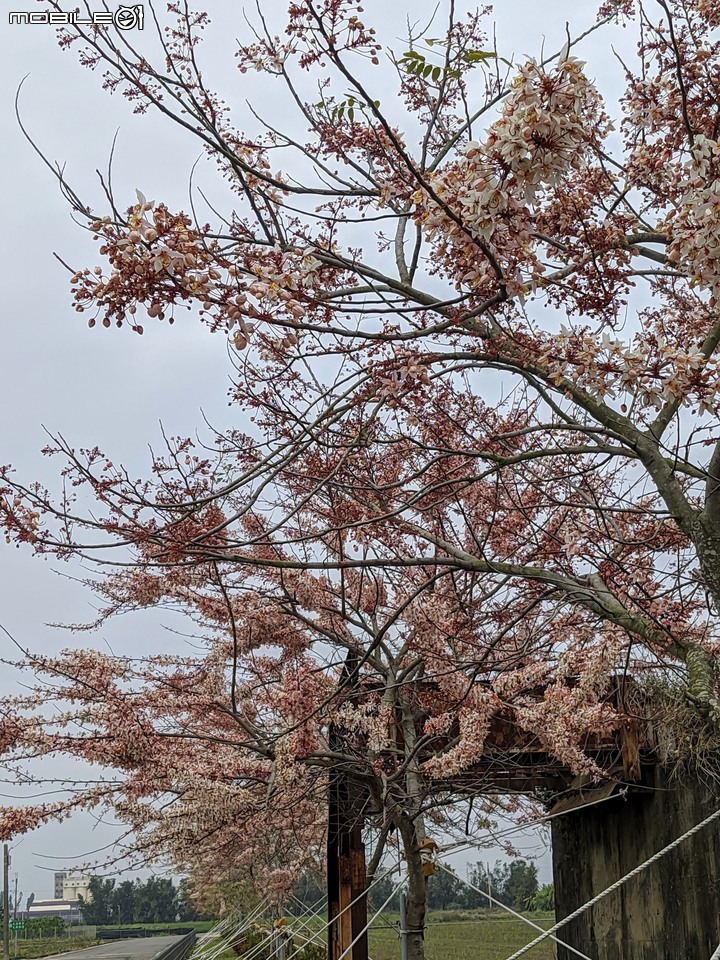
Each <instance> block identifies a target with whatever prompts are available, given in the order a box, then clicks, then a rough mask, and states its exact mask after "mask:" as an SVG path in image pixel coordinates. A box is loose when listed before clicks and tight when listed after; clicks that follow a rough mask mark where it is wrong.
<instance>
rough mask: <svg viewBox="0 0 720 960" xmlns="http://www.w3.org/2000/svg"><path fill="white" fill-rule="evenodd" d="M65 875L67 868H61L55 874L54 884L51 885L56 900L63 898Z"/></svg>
mask: <svg viewBox="0 0 720 960" xmlns="http://www.w3.org/2000/svg"><path fill="white" fill-rule="evenodd" d="M66 877H67V870H61V871H60V872H59V873H56V874H55V884H54V887H53V897H54V898H55V899H56V900H62V898H63V882H64V881H65V878H66Z"/></svg>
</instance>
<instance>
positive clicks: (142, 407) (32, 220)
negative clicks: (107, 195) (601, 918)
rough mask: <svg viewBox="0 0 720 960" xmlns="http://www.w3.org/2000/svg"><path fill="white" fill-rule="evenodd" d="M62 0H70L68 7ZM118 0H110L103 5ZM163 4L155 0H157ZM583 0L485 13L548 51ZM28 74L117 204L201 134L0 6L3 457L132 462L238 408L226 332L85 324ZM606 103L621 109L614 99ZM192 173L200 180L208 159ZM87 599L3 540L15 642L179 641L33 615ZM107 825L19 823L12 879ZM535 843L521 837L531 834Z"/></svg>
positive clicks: (178, 171) (230, 85) (213, 41)
mask: <svg viewBox="0 0 720 960" xmlns="http://www.w3.org/2000/svg"><path fill="white" fill-rule="evenodd" d="M262 2H263V7H264V8H265V7H267V9H268V10H269V11H274V12H275V13H281V12H282V10H283V8H284V7H285V2H284V0H262ZM405 2H406V0H396V2H395V3H394V4H387V3H386V2H382V3H381V2H374V0H368V2H366V3H365V4H364V6H365V8H366V14H365V20H366V22H367V23H368V24H369V23H371V22H372V23H374V24H375V25H376V27H378V33H379V35H380V39H381V40H383V42H388V36H389V37H390V38H391V39H390V41H389V42H388V45H390V46H394V48H395V49H396V50H398V51H401V50H402V49H404V48H403V44H402V41H401V40H400V39H398V40H397V41H395V40H394V38H395V37H399V36H400V34H401V32H402V25H403V20H404V9H403V8H404V5H405ZM434 5H435V4H434V0H431V2H426V0H412V3H411V4H410V3H409V0H408V9H409V11H410V12H411V14H412V17H413V18H414V19H418V20H421V19H422V18H423V17H426V18H427V17H429V15H430V12H431V11H432V9H433V7H434ZM72 6H73V3H69V4H68V9H71V8H72ZM114 6H115V3H114V0H109V7H110V9H113V8H114ZM160 6H161V8H164V3H163V4H161V5H160ZM457 6H458V8H461V7H462V3H458V4H457ZM98 7H99V8H100V5H98ZM388 7H392V10H391V11H390V12H389V11H388ZM594 7H595V4H593V3H586V4H578V3H577V2H567V0H553V2H552V3H550V4H548V3H537V2H532V0H505V2H503V3H502V4H500V5H499V7H498V9H497V12H496V14H495V19H496V20H497V24H498V46H499V50H500V52H501V53H502V54H503V55H504V56H506V57H511V56H512V55H515V57H516V59H521V58H522V55H523V54H531V55H539V53H540V51H541V47H542V45H543V42H544V44H545V52H546V53H547V52H549V51H551V50H552V51H554V50H557V49H559V48H560V47H561V46H562V44H563V42H564V37H565V22H566V20H569V21H570V24H571V29H572V32H573V34H577V33H578V32H580V31H581V30H583V29H585V28H586V27H587V26H588V25H589V24H590V23H591V22H592V18H593V9H594ZM35 8H36V5H35V4H34V3H33V0H25V5H24V6H23V4H22V3H21V2H18V0H12V9H13V10H22V9H28V10H33V9H35ZM4 9H5V10H7V9H8V6H7V5H5V7H4ZM37 9H41V8H37ZM207 9H208V10H209V12H210V14H211V15H212V16H213V17H214V18H215V20H216V29H213V28H212V27H211V28H210V29H209V30H208V31H207V32H206V42H205V44H204V46H203V50H202V54H201V57H202V58H203V59H204V61H205V62H206V63H207V64H208V68H209V69H211V71H214V72H213V74H212V77H213V79H217V80H218V82H220V83H222V84H224V87H223V89H224V92H225V95H226V97H227V98H228V100H229V101H230V102H232V103H233V105H235V103H236V101H237V105H238V109H240V107H241V106H242V102H243V101H244V99H245V98H248V99H250V100H253V99H255V101H256V102H259V101H261V102H262V105H263V106H264V107H265V108H268V107H272V106H273V104H272V100H268V94H267V91H266V89H265V87H264V85H263V86H261V82H262V80H263V76H262V75H258V76H257V77H256V76H254V75H250V74H247V75H245V76H241V75H240V74H239V73H238V72H237V70H236V69H235V67H234V65H233V61H232V45H233V37H236V36H237V37H239V36H242V35H243V30H244V25H243V21H242V15H241V6H240V4H239V3H236V2H235V0H233V2H229V0H225V2H224V3H222V2H220V0H213V2H211V3H208V4H207ZM250 10H252V5H250ZM390 17H392V20H390V19H389V18H390ZM609 36H610V34H608V33H605V34H601V35H596V36H595V37H593V38H591V39H590V40H588V41H587V42H586V43H585V45H584V46H583V47H582V50H581V51H580V52H579V53H578V54H577V55H579V56H581V57H582V58H583V59H587V60H588V61H589V62H590V66H589V73H590V75H591V76H594V77H596V78H597V79H598V81H599V85H600V87H601V89H603V90H605V91H607V90H610V93H611V97H612V95H617V92H618V90H619V89H620V87H619V82H620V79H621V75H620V71H619V68H618V66H617V64H616V63H615V61H614V58H613V57H612V54H611V50H610V40H609ZM612 36H613V43H614V44H615V45H618V44H619V45H620V46H621V47H622V45H623V44H627V43H628V41H630V39H631V38H630V37H629V36H628V35H625V36H622V35H621V33H620V31H618V30H613V33H612ZM26 76H27V79H26V81H25V84H24V86H23V90H22V93H21V96H20V110H21V114H22V119H23V122H24V124H25V125H26V127H27V129H28V131H29V132H30V134H31V135H32V136H33V137H34V138H35V140H36V142H37V143H38V144H39V146H40V147H41V148H42V150H43V151H44V152H45V154H46V155H47V156H48V157H49V158H50V159H52V160H53V161H58V162H60V163H61V164H64V165H65V174H66V177H67V179H68V181H69V182H70V183H71V184H72V185H73V187H74V188H75V189H76V191H77V192H78V193H79V194H80V195H81V196H83V198H89V201H90V203H91V205H94V206H95V207H96V208H97V209H100V208H101V197H100V193H99V190H98V183H97V177H96V175H95V170H96V168H101V169H102V170H104V169H105V168H106V166H107V161H108V156H109V152H110V146H111V142H112V138H113V136H114V134H115V132H116V131H117V130H119V136H118V142H117V149H116V156H115V162H114V170H115V177H114V181H115V192H116V196H117V198H118V202H119V205H120V206H121V207H126V206H129V205H130V204H131V203H133V202H134V196H135V195H134V191H135V188H136V187H139V188H141V189H142V191H143V192H144V193H145V194H146V195H147V196H148V198H150V199H156V200H162V201H164V202H167V203H168V205H169V206H170V208H171V209H177V208H182V207H184V208H185V209H187V193H188V176H189V171H190V167H191V166H192V164H193V162H194V161H195V160H196V158H197V156H198V154H199V149H198V145H197V143H195V142H193V141H191V140H189V139H188V138H187V137H186V136H184V135H182V133H181V132H180V131H179V130H178V129H176V128H174V127H173V126H172V125H171V124H169V123H168V122H166V121H164V120H163V119H162V118H158V117H157V116H154V115H151V116H146V117H142V118H139V117H136V116H133V115H132V112H131V109H130V107H129V105H128V104H127V102H126V101H124V100H123V99H121V98H118V97H116V98H112V97H109V96H107V94H105V93H104V92H103V91H102V90H101V89H100V77H99V75H93V74H91V73H90V72H89V71H87V70H85V69H83V68H81V67H80V66H79V65H78V64H77V62H76V60H75V58H74V56H73V54H72V53H64V52H62V51H60V50H59V49H58V47H57V46H56V41H55V36H54V31H53V29H52V28H51V27H48V26H17V25H15V26H9V24H8V20H7V14H6V13H3V14H2V19H1V20H0V124H1V127H0V129H1V131H2V136H1V137H0V167H1V173H2V175H1V178H0V183H2V193H1V200H0V202H1V204H2V217H1V219H0V252H1V257H0V284H1V285H2V293H1V296H0V303H2V314H1V316H2V322H1V326H0V404H1V405H2V414H3V415H2V429H1V433H0V462H2V463H13V464H14V465H16V466H17V467H18V469H19V471H20V472H21V474H22V476H23V477H25V478H26V479H30V478H36V479H42V480H44V481H45V482H47V483H48V484H51V483H52V481H53V479H54V478H55V477H56V476H57V470H58V466H57V465H56V464H54V463H52V462H48V461H47V460H46V459H45V458H43V457H42V456H41V455H40V453H39V450H40V448H41V447H42V446H43V445H44V444H45V442H46V441H47V436H46V434H45V432H44V428H47V429H48V430H50V431H61V432H62V433H63V434H64V435H65V436H66V438H67V439H68V440H69V441H70V442H71V443H73V444H75V445H77V446H92V445H95V444H97V445H98V446H100V447H101V448H102V449H103V450H104V451H105V452H106V453H108V454H109V455H111V457H112V459H113V460H114V461H115V462H120V461H122V462H124V463H125V464H126V465H128V466H129V467H130V468H131V470H132V469H136V470H142V469H143V468H144V466H145V465H146V464H147V448H148V444H153V445H157V441H158V438H159V428H158V423H159V422H160V421H162V423H163V425H164V427H165V429H166V430H167V432H168V433H170V434H183V435H190V434H192V433H193V432H194V431H195V430H196V429H202V416H201V411H202V412H204V414H205V415H206V416H207V417H208V418H209V419H210V421H211V422H213V423H215V424H217V425H218V426H220V427H222V426H228V425H230V424H232V423H233V417H234V416H237V414H236V413H235V412H234V411H233V410H229V409H228V406H227V397H226V391H227V386H228V372H229V364H228V359H227V354H226V346H225V340H224V338H223V337H222V335H214V336H213V335H211V334H209V333H208V331H207V329H206V328H204V327H202V326H201V325H200V324H199V323H198V322H197V319H196V318H195V317H193V316H192V315H189V314H188V315H183V316H182V317H180V318H179V319H178V321H177V322H176V324H175V325H174V326H173V327H169V326H168V325H167V324H158V323H156V322H153V321H149V322H145V323H144V326H145V330H146V333H145V336H144V337H138V336H137V335H135V334H133V333H132V332H131V331H130V330H129V329H127V328H125V329H122V330H117V329H115V328H114V327H113V328H111V329H110V330H105V329H104V328H102V327H100V328H95V329H94V330H89V329H88V328H87V320H86V318H83V317H82V316H79V315H78V314H76V313H75V312H74V310H73V309H72V306H71V301H70V295H69V284H68V275H67V273H66V271H65V270H64V268H63V267H62V266H61V265H60V264H59V263H58V261H57V260H55V259H54V258H53V252H57V253H58V254H60V255H61V256H62V257H63V259H64V260H65V261H66V262H68V263H70V264H71V265H72V266H73V267H83V266H92V265H93V264H94V263H95V262H96V259H95V255H94V245H93V244H92V242H91V241H90V240H89V238H88V236H87V234H85V233H84V232H83V231H81V230H80V229H79V228H77V227H76V226H75V225H74V224H73V223H72V221H71V219H70V216H69V208H68V206H67V204H66V202H65V201H64V200H63V199H62V197H61V195H60V192H59V190H58V188H57V184H56V182H55V181H54V179H53V177H52V176H51V174H50V172H49V171H48V170H47V168H46V167H44V166H43V164H42V162H41V160H40V159H39V158H38V157H37V155H36V154H35V153H34V152H33V150H32V148H31V147H30V146H29V144H28V143H27V141H26V140H25V139H24V138H23V136H22V134H21V132H20V129H19V127H18V124H17V121H16V119H15V113H14V100H15V95H16V91H17V88H18V86H19V84H20V82H21V81H22V79H23V77H26ZM277 106H278V105H276V107H277ZM279 107H280V109H281V108H282V104H279ZM609 107H610V111H611V113H614V114H615V115H617V110H616V105H615V104H614V103H612V100H611V102H610V103H609ZM200 176H201V177H202V178H203V182H204V183H207V185H208V187H209V188H210V189H212V188H211V187H210V181H211V180H212V176H211V169H210V167H206V168H205V169H204V171H202V172H201V174H200ZM216 189H218V190H221V188H220V187H218V188H216ZM138 475H139V474H138ZM92 603H93V598H92V596H90V595H88V593H87V592H86V591H85V590H84V589H83V588H82V587H81V586H80V585H78V584H77V583H74V582H73V581H72V580H69V579H67V578H66V577H62V576H58V575H56V574H55V573H54V572H53V564H52V562H50V561H43V560H40V559H37V558H33V557H32V556H30V554H29V553H28V552H26V551H21V550H16V549H15V548H14V547H10V546H6V545H5V544H4V542H3V543H0V623H2V625H3V626H4V627H5V628H6V629H7V630H8V631H10V632H11V633H12V634H13V635H14V636H15V637H17V639H18V640H19V641H20V642H21V643H23V644H24V645H27V646H29V647H31V648H33V649H35V650H42V651H50V650H56V649H59V648H61V647H67V646H73V645H79V646H85V645H90V644H91V645H93V646H97V647H100V648H103V647H106V645H110V646H111V648H112V649H114V650H116V651H117V652H130V651H132V650H134V649H135V650H137V649H142V650H143V651H147V650H148V649H150V648H151V647H152V648H161V647H163V648H164V647H167V646H168V644H169V643H171V642H172V643H177V640H176V639H172V640H171V639H170V638H169V636H168V634H167V633H166V632H163V630H162V628H161V624H160V622H159V619H158V618H157V617H148V618H145V619H142V618H136V619H133V620H129V619H128V618H121V619H120V620H118V621H117V622H115V623H114V624H111V625H110V626H108V627H107V628H104V629H103V631H101V632H100V633H99V634H97V635H94V636H93V637H88V636H87V635H82V634H81V635H79V636H77V635H73V634H69V633H67V632H63V631H59V630H57V629H54V628H51V627H48V626H46V624H48V623H52V622H57V621H62V622H73V621H82V620H84V619H89V618H90V617H91V616H92ZM13 682H14V680H13V678H12V677H10V675H7V674H6V675H5V676H4V677H1V678H0V688H1V689H2V690H3V691H6V690H9V689H12V684H13ZM4 792H8V791H7V790H4ZM9 792H11V791H9ZM115 832H116V831H115V830H114V828H112V827H111V826H108V825H105V824H95V823H94V821H93V820H92V819H90V818H88V817H82V818H79V817H78V818H75V819H74V820H73V821H72V822H70V823H66V824H64V825H63V826H62V827H59V826H48V827H45V828H42V829H41V830H39V831H36V832H35V833H33V834H31V835H29V836H28V837H26V838H24V839H19V840H18V842H17V843H16V845H15V846H16V850H15V853H14V863H13V871H15V870H17V871H18V872H19V874H20V884H19V885H20V889H22V890H23V891H24V892H25V894H26V895H27V894H28V893H29V892H30V891H34V892H35V893H36V895H37V897H38V898H44V897H48V896H51V890H52V870H53V869H57V868H60V867H62V866H65V865H70V864H72V863H73V862H77V861H80V860H82V859H83V858H84V857H85V856H86V855H87V854H88V852H89V851H92V850H93V849H95V848H98V847H101V846H102V845H104V844H107V843H108V842H110V841H111V840H112V838H113V836H114V835H115ZM533 843H536V841H533V840H532V839H531V838H530V839H529V840H528V847H527V848H528V849H529V846H532V845H533ZM42 855H49V856H52V857H55V858H57V859H46V858H45V857H43V856H42ZM495 855H496V853H495V851H488V852H487V853H481V854H478V856H477V857H475V856H471V857H470V859H484V860H487V859H491V860H492V859H494V857H495ZM541 876H542V877H543V879H549V863H548V860H547V858H545V859H544V860H543V861H541Z"/></svg>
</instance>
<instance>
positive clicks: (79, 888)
mask: <svg viewBox="0 0 720 960" xmlns="http://www.w3.org/2000/svg"><path fill="white" fill-rule="evenodd" d="M91 879H92V877H88V876H86V875H85V874H83V873H70V874H68V875H67V876H66V877H65V879H64V880H63V885H62V898H63V900H77V898H78V897H82V898H83V900H84V901H85V902H86V903H87V901H88V900H91V899H92V897H91V896H90V881H91Z"/></svg>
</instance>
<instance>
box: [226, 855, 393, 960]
mask: <svg viewBox="0 0 720 960" xmlns="http://www.w3.org/2000/svg"><path fill="white" fill-rule="evenodd" d="M397 869H398V867H391V868H390V869H389V870H386V871H385V872H384V873H382V874H379V875H376V876H375V878H374V879H373V882H372V883H371V884H370V886H369V887H368V888H367V889H366V890H363V891H361V892H360V893H359V894H358V895H357V896H356V897H355V899H354V900H351V901H350V903H348V905H347V906H345V907H343V909H342V910H341V911H340V912H339V913H337V914H335V916H334V917H333V918H332V920H327V921H326V922H325V923H324V925H323V926H322V928H321V929H320V930H318V931H317V932H316V933H314V934H313V935H312V936H311V937H308V939H307V940H305V942H304V943H303V944H302V945H301V946H300V947H298V949H297V950H295V951H293V953H291V954H290V956H289V957H287V958H286V960H292V958H293V957H295V956H297V954H298V953H300V952H301V951H302V950H304V949H305V947H306V946H307V945H308V944H309V943H315V942H316V941H317V940H318V938H319V937H323V936H324V935H325V933H326V931H327V930H328V928H329V927H330V926H332V924H333V923H335V922H336V921H337V920H338V919H339V918H340V917H341V916H342V915H343V914H344V913H345V912H346V911H347V910H350V909H351V907H353V906H354V905H355V904H356V903H357V902H358V900H362V898H363V897H367V895H368V893H369V892H370V891H371V890H372V889H373V887H374V886H375V884H377V883H380V881H381V880H384V879H385V877H388V876H390V875H391V874H393V873H395V872H396V870H397ZM404 882H405V881H404V880H401V881H400V883H399V884H398V885H397V887H396V888H395V890H393V892H392V893H391V894H390V896H389V897H388V899H387V900H386V901H385V903H384V904H383V905H382V907H381V908H380V910H379V911H378V913H380V912H381V911H382V910H384V909H385V907H386V906H387V904H388V903H390V901H391V900H392V898H393V897H394V896H395V894H396V893H397V891H398V890H399V889H400V887H401V886H402V885H403V883H404ZM376 916H377V914H376ZM374 919H375V917H373V920H374ZM368 927H369V924H367V925H366V926H365V927H364V929H363V931H362V932H361V933H360V934H359V936H362V933H364V932H365V930H367V929H368ZM356 939H357V938H356ZM354 943H355V941H353V944H354ZM353 944H351V946H352V945H353ZM343 956H344V954H343ZM243 960H245V957H243ZM338 960H340V958H338Z"/></svg>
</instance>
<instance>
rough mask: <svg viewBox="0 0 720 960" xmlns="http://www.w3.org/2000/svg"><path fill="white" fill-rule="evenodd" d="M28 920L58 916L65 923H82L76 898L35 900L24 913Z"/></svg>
mask: <svg viewBox="0 0 720 960" xmlns="http://www.w3.org/2000/svg"><path fill="white" fill-rule="evenodd" d="M25 917H27V919H28V920H33V919H35V918H39V917H60V919H61V920H64V921H65V923H82V922H83V915H82V913H81V912H80V907H79V905H78V902H77V900H75V901H67V900H35V901H34V902H33V903H32V904H31V905H30V909H29V910H28V911H27V913H25Z"/></svg>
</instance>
